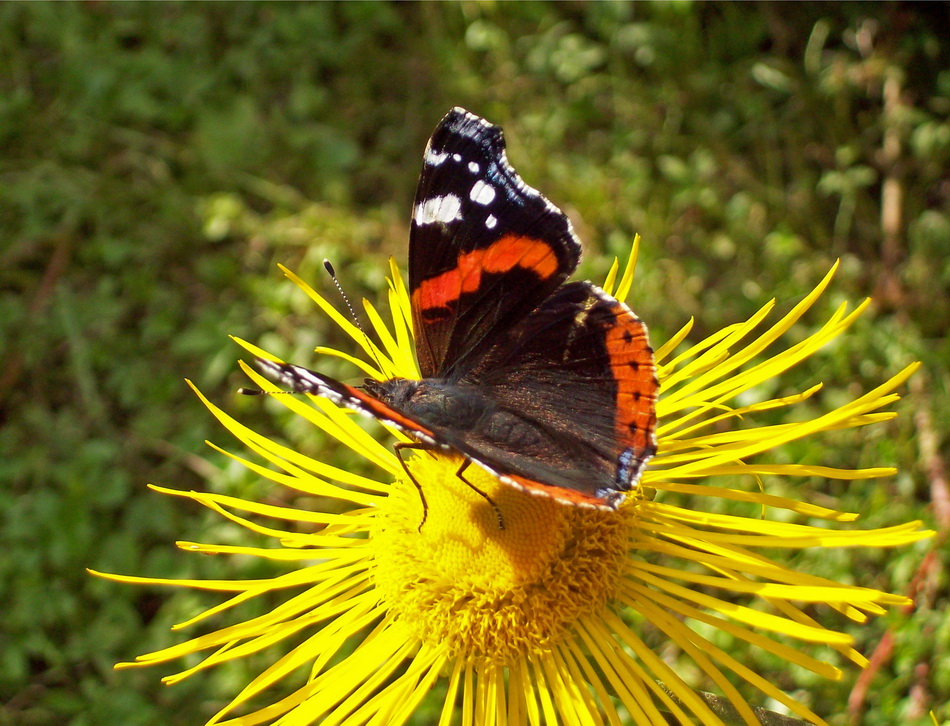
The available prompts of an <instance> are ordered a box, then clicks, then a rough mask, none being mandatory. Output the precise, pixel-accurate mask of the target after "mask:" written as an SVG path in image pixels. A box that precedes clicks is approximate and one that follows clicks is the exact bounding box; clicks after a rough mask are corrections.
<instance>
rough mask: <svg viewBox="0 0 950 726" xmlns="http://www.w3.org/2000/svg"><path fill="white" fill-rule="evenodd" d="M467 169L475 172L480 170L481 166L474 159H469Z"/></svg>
mask: <svg viewBox="0 0 950 726" xmlns="http://www.w3.org/2000/svg"><path fill="white" fill-rule="evenodd" d="M468 170H469V171H470V172H472V173H473V174H477V173H478V172H479V171H480V170H481V167H480V166H479V165H478V164H476V163H475V162H474V161H470V162H468Z"/></svg>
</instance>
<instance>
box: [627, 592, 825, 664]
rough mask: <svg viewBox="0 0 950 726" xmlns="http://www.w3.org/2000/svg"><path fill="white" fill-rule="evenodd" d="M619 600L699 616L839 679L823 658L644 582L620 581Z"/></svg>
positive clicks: (751, 643)
mask: <svg viewBox="0 0 950 726" xmlns="http://www.w3.org/2000/svg"><path fill="white" fill-rule="evenodd" d="M621 593H622V596H621V597H622V600H623V602H624V603H625V604H627V605H628V606H629V607H636V605H635V603H638V602H640V601H641V600H642V599H643V598H644V597H645V598H648V599H649V601H650V602H655V603H656V604H657V605H660V606H662V607H664V608H666V609H668V610H670V611H671V612H674V613H677V614H679V615H681V616H683V617H684V618H690V619H692V620H698V621H699V622H701V623H705V624H706V625H709V626H711V627H714V628H716V629H717V630H721V631H722V632H724V633H727V634H728V635H731V636H732V637H734V638H737V639H739V640H744V641H745V642H747V643H749V644H750V645H754V646H756V647H758V648H761V649H762V650H764V651H766V652H768V653H772V654H773V655H775V656H776V657H778V658H781V659H782V660H784V661H788V662H789V663H794V664H795V665H798V666H801V667H802V668H805V669H806V670H809V671H811V672H812V673H815V674H817V675H819V676H821V677H822V678H827V679H829V680H840V678H841V675H842V674H841V670H840V669H839V668H835V667H834V666H833V665H831V664H830V663H825V662H824V661H820V660H817V659H816V658H812V657H811V656H809V655H806V654H805V653H802V652H800V651H798V650H795V649H794V648H792V647H790V646H788V645H785V644H784V643H780V642H779V641H777V640H773V639H772V638H770V637H768V636H765V635H762V634H760V633H757V632H756V631H754V630H751V629H749V628H747V627H744V626H742V625H737V624H735V623H732V622H729V621H728V620H726V619H724V618H718V617H716V616H714V615H712V614H710V613H708V612H706V611H704V610H700V609H699V608H695V607H693V606H692V605H690V604H689V603H686V602H683V601H682V600H678V599H676V598H674V597H670V596H669V595H666V594H664V593H662V592H658V591H656V590H652V589H649V588H646V587H644V586H643V585H638V584H637V583H632V582H631V583H627V582H625V583H623V584H622V585H621Z"/></svg>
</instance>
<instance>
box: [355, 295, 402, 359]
mask: <svg viewBox="0 0 950 726" xmlns="http://www.w3.org/2000/svg"><path fill="white" fill-rule="evenodd" d="M363 310H364V311H365V312H366V316H367V317H368V318H369V323H370V325H371V326H372V327H373V330H374V331H375V332H376V335H377V336H379V339H380V341H382V344H383V349H384V350H385V352H386V357H385V358H384V359H383V361H382V362H383V375H384V376H385V377H386V378H395V377H396V376H398V375H399V366H398V365H397V364H396V363H395V361H397V360H399V359H400V358H401V357H402V355H403V351H401V350H400V349H399V346H398V344H397V343H396V339H395V338H394V337H393V334H392V333H391V332H390V330H389V328H388V327H387V326H386V323H385V322H383V318H382V316H381V315H380V314H379V311H378V310H376V306H375V305H373V303H372V302H370V301H369V300H367V299H366V298H363ZM387 364H388V365H387Z"/></svg>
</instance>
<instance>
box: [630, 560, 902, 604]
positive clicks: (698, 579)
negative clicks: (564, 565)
mask: <svg viewBox="0 0 950 726" xmlns="http://www.w3.org/2000/svg"><path fill="white" fill-rule="evenodd" d="M627 570H628V571H629V572H631V573H636V572H637V571H639V572H650V573H652V574H654V575H657V576H660V577H665V578H666V579H676V580H681V581H684V582H690V583H693V584H696V585H703V586H705V587H714V588H717V589H720V590H730V591H732V592H741V593H747V594H752V595H758V596H759V597H774V598H783V599H785V600H798V601H801V602H824V603H829V604H831V603H863V602H868V603H873V602H883V603H888V604H892V605H893V604H898V603H900V602H901V601H903V599H904V598H903V597H901V596H897V595H889V594H887V593H883V592H881V591H880V590H871V589H869V588H865V587H853V586H848V585H838V584H829V585H825V586H818V585H784V584H775V583H766V582H755V581H752V580H735V579H732V578H723V577H715V576H712V575H701V574H698V573H695V572H688V571H686V570H678V569H676V568H673V567H665V566H663V565H656V564H653V563H651V562H637V561H633V562H631V563H630V565H629V567H628V568H627ZM892 598H893V599H894V600H896V602H889V601H890V600H891V599H892Z"/></svg>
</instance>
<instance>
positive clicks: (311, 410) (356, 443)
mask: <svg viewBox="0 0 950 726" xmlns="http://www.w3.org/2000/svg"><path fill="white" fill-rule="evenodd" d="M242 344H243V343H242ZM264 357H267V358H269V359H271V360H274V357H273V356H271V355H270V354H266V353H265V355H264ZM242 369H243V370H244V372H245V373H246V374H247V375H248V377H249V378H250V379H251V380H252V381H253V382H254V383H255V384H256V385H257V386H258V387H259V388H260V389H261V390H263V391H267V392H270V393H275V392H280V391H281V389H280V388H279V387H278V386H277V385H275V384H274V383H272V382H271V381H270V380H269V379H267V378H265V377H264V376H262V375H261V374H259V373H257V372H256V371H254V370H253V369H251V368H249V367H247V366H243V365H242ZM199 395H200V394H199ZM274 398H275V400H277V401H278V402H279V403H280V404H281V405H282V406H284V407H285V408H287V409H290V410H291V411H293V412H294V413H296V414H297V415H298V416H300V417H302V418H304V419H306V420H307V421H309V422H310V423H311V424H313V425H314V426H316V427H317V428H319V429H321V430H322V431H325V432H326V433H327V434H329V435H330V436H332V437H333V438H335V439H337V440H338V441H339V442H340V443H341V444H343V445H344V446H346V447H348V448H350V449H352V450H353V451H355V452H356V453H357V454H359V455H361V456H362V457H364V458H365V459H367V460H368V461H370V462H371V463H373V464H376V465H377V466H379V467H380V468H381V469H384V470H386V471H389V472H395V471H396V468H395V467H398V466H399V465H398V463H397V462H396V457H395V455H393V453H392V452H391V451H389V450H388V449H386V447H384V446H383V445H382V444H381V443H380V442H379V441H377V440H376V439H374V438H373V437H372V436H371V435H370V434H369V433H367V432H366V431H364V430H363V429H361V428H360V427H359V425H358V424H356V423H355V422H354V421H353V417H352V415H351V412H349V411H347V410H346V409H341V408H340V407H338V406H336V405H334V404H333V403H331V402H330V401H328V400H327V399H325V398H320V397H318V396H311V395H307V400H308V401H309V403H307V402H304V401H303V400H301V399H299V398H297V397H296V396H291V395H282V396H276V397H274ZM209 403H210V402H209ZM205 405H209V404H205ZM209 408H210V406H209ZM212 413H213V411H212ZM219 420H220V419H219ZM222 423H224V421H222ZM225 425H226V426H227V424H226V423H225ZM236 435H238V434H236ZM247 436H248V437H249V439H252V440H256V441H258V442H259V443H261V444H262V445H264V442H267V443H269V444H270V445H272V446H277V444H276V443H274V442H272V441H270V440H269V439H267V438H266V437H263V436H261V435H260V434H256V433H254V432H249V433H248V434H247ZM238 437H239V438H242V437H241V436H240V435H238Z"/></svg>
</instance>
